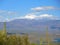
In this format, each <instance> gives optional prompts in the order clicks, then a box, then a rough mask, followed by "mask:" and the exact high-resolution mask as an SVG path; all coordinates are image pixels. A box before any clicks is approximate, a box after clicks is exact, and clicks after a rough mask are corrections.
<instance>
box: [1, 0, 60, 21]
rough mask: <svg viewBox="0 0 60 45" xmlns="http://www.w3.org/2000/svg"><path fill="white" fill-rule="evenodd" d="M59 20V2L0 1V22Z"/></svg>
mask: <svg viewBox="0 0 60 45" xmlns="http://www.w3.org/2000/svg"><path fill="white" fill-rule="evenodd" d="M21 18H27V19H28V18H29V19H35V18H41V19H42V18H50V19H60V0H0V21H9V20H13V19H21Z"/></svg>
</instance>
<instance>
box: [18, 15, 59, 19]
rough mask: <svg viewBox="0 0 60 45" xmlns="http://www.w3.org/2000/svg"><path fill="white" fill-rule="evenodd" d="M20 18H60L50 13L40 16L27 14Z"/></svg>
mask: <svg viewBox="0 0 60 45" xmlns="http://www.w3.org/2000/svg"><path fill="white" fill-rule="evenodd" d="M18 19H52V20H58V19H60V18H58V17H57V16H53V15H50V14H41V15H39V16H37V15H34V14H27V15H25V16H23V17H19V18H18Z"/></svg>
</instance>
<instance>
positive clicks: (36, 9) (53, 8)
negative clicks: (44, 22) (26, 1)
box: [31, 6, 60, 11]
mask: <svg viewBox="0 0 60 45" xmlns="http://www.w3.org/2000/svg"><path fill="white" fill-rule="evenodd" d="M31 10H33V11H42V10H60V8H57V7H53V6H43V7H35V8H31Z"/></svg>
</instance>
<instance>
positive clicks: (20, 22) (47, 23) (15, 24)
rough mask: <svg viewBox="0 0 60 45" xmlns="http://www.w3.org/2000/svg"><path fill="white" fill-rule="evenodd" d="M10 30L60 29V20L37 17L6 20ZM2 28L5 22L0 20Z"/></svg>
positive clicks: (37, 30) (0, 27) (38, 30)
mask: <svg viewBox="0 0 60 45" xmlns="http://www.w3.org/2000/svg"><path fill="white" fill-rule="evenodd" d="M6 28H7V31H8V32H17V33H18V32H35V31H36V32H40V31H42V32H43V31H45V30H46V29H47V28H48V30H49V31H53V32H54V30H56V29H57V30H60V20H41V19H39V20H35V19H32V20H30V19H16V20H12V21H10V22H6ZM0 29H3V22H0Z"/></svg>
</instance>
